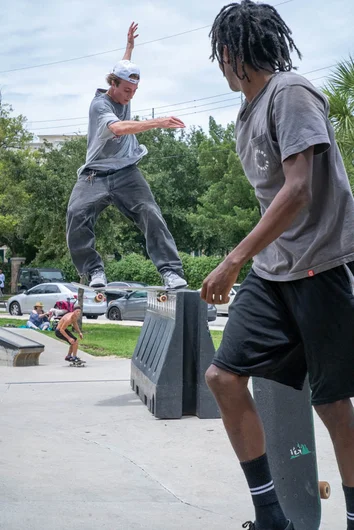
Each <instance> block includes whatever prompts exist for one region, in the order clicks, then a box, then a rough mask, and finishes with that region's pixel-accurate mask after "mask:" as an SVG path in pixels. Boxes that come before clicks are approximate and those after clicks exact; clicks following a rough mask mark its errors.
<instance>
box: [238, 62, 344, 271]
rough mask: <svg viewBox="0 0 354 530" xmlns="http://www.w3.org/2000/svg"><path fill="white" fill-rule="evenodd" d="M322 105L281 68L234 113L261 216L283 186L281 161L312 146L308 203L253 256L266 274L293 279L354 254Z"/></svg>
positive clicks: (337, 158) (340, 170)
mask: <svg viewBox="0 0 354 530" xmlns="http://www.w3.org/2000/svg"><path fill="white" fill-rule="evenodd" d="M328 111H329V106H328V102H327V99H326V98H325V96H324V95H323V94H322V93H321V92H319V91H318V90H316V89H315V88H314V87H313V85H312V84H311V83H310V82H309V81H308V80H307V79H305V78H303V77H302V76H300V75H298V74H295V73H292V72H280V73H277V74H275V75H274V76H273V77H272V78H271V80H270V81H269V82H268V84H267V85H266V86H265V87H264V88H263V90H262V91H261V92H260V93H259V94H258V95H257V96H256V98H255V99H254V100H253V101H251V103H249V104H248V103H247V102H245V103H244V104H243V106H242V108H241V110H240V113H239V116H238V118H237V122H236V150H237V153H238V155H239V157H240V159H241V162H242V165H243V168H244V171H245V174H246V176H247V178H248V180H249V181H250V183H251V185H252V186H253V188H254V189H255V193H256V197H257V199H258V201H259V203H260V208H261V213H262V215H263V214H264V212H265V211H266V210H267V208H268V207H269V206H270V204H271V203H272V201H273V199H274V197H275V196H276V194H277V193H278V192H279V191H280V189H281V188H282V186H283V185H284V182H285V177H284V172H283V168H282V162H283V161H284V160H285V159H286V158H288V157H289V156H291V155H294V154H296V153H300V152H301V151H304V150H305V149H307V148H308V147H310V146H314V153H315V156H314V165H313V174H312V182H311V188H312V199H311V202H310V204H308V205H307V206H306V208H304V209H303V210H302V211H301V212H300V213H299V215H298V216H297V217H296V219H295V220H294V221H293V223H292V224H291V226H290V227H289V228H288V229H287V230H286V231H285V232H284V233H283V234H282V235H281V236H280V237H279V238H278V239H276V240H275V241H274V242H273V243H271V244H270V245H269V246H268V247H266V248H265V249H264V250H262V251H261V252H260V253H259V254H258V255H257V256H255V257H254V260H253V269H254V271H255V272H256V273H257V274H258V275H259V276H260V277H262V278H265V279H267V280H276V281H289V280H297V279H299V278H304V277H306V276H313V275H314V274H317V273H319V272H322V271H325V270H328V269H331V268H333V267H337V266H339V265H341V264H344V263H348V262H350V261H354V200H353V196H352V193H351V189H350V186H349V181H348V177H347V174H346V172H345V168H344V165H343V161H342V158H341V155H340V152H339V149H338V146H337V144H336V141H335V136H334V131H333V128H332V126H331V123H330V121H329V119H328Z"/></svg>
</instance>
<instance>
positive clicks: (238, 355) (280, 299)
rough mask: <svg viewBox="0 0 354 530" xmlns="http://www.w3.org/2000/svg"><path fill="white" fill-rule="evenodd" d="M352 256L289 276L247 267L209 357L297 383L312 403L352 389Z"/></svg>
mask: <svg viewBox="0 0 354 530" xmlns="http://www.w3.org/2000/svg"><path fill="white" fill-rule="evenodd" d="M353 273H354V263H353V262H352V263H348V264H347V265H341V266H339V267H336V268H334V269H330V270H328V271H325V272H322V273H320V274H317V275H315V276H313V277H307V278H304V279H301V280H295V281H289V282H274V281H268V280H264V279H262V278H260V277H259V276H257V274H256V273H255V272H254V271H253V270H252V271H251V272H250V273H249V275H248V276H247V278H246V280H245V281H244V282H243V283H242V286H241V288H240V290H239V291H238V293H237V295H236V297H235V299H234V301H233V303H232V304H231V306H230V307H229V320H228V322H227V325H226V327H225V331H224V335H223V339H222V342H221V345H220V348H219V350H218V351H217V353H216V354H215V357H214V360H213V364H215V365H216V366H218V367H219V368H222V369H224V370H227V371H229V372H233V373H236V374H239V375H243V376H255V377H263V378H266V379H272V380H274V381H278V382H279V383H283V384H285V385H288V386H291V387H294V388H296V389H299V390H301V388H302V387H303V384H304V380H305V377H306V374H307V372H308V373H309V380H310V386H311V390H312V403H313V404H314V405H321V404H325V403H333V402H335V401H338V400H340V399H345V398H349V397H354V294H353V283H352V281H354V277H353V276H352V274H353Z"/></svg>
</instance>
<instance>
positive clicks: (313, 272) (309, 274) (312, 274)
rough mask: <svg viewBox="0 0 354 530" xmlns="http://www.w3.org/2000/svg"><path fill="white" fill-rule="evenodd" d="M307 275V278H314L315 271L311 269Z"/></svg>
mask: <svg viewBox="0 0 354 530" xmlns="http://www.w3.org/2000/svg"><path fill="white" fill-rule="evenodd" d="M307 274H308V276H315V271H314V270H312V269H311V270H309V271H308V273H307Z"/></svg>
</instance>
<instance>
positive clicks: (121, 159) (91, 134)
mask: <svg viewBox="0 0 354 530" xmlns="http://www.w3.org/2000/svg"><path fill="white" fill-rule="evenodd" d="M130 119H131V117H130V104H129V105H120V104H119V103H115V102H114V101H113V99H111V98H110V97H109V96H108V95H107V93H106V90H102V89H97V91H96V95H95V97H94V99H93V100H92V103H91V106H90V111H89V126H88V133H87V153H86V162H85V164H84V165H83V166H81V167H80V169H79V170H78V175H80V174H81V173H82V171H83V170H84V169H85V168H90V169H95V170H97V171H108V170H110V169H116V170H117V171H118V169H122V168H123V167H127V166H130V165H132V164H135V163H136V162H138V161H139V160H140V159H141V158H142V157H143V156H144V155H146V154H147V149H146V147H145V145H139V142H138V140H137V139H136V137H135V135H134V134H126V135H124V136H114V134H113V133H112V131H110V129H109V128H108V126H109V125H111V124H112V123H114V122H117V121H123V120H130Z"/></svg>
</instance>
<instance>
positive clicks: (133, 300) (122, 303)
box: [106, 290, 216, 322]
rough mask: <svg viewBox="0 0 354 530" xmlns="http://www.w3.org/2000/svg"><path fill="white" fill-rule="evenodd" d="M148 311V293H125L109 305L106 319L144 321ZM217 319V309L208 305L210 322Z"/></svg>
mask: <svg viewBox="0 0 354 530" xmlns="http://www.w3.org/2000/svg"><path fill="white" fill-rule="evenodd" d="M146 309H147V292H146V291H143V290H141V291H133V292H132V293H129V292H128V293H127V292H125V293H124V295H123V296H122V297H121V298H118V299H116V300H111V301H110V302H108V304H107V311H106V317H107V318H108V319H109V320H140V321H141V320H144V318H145V313H146ZM215 319H216V307H215V306H214V305H211V304H208V321H209V322H212V321H213V320H215Z"/></svg>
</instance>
